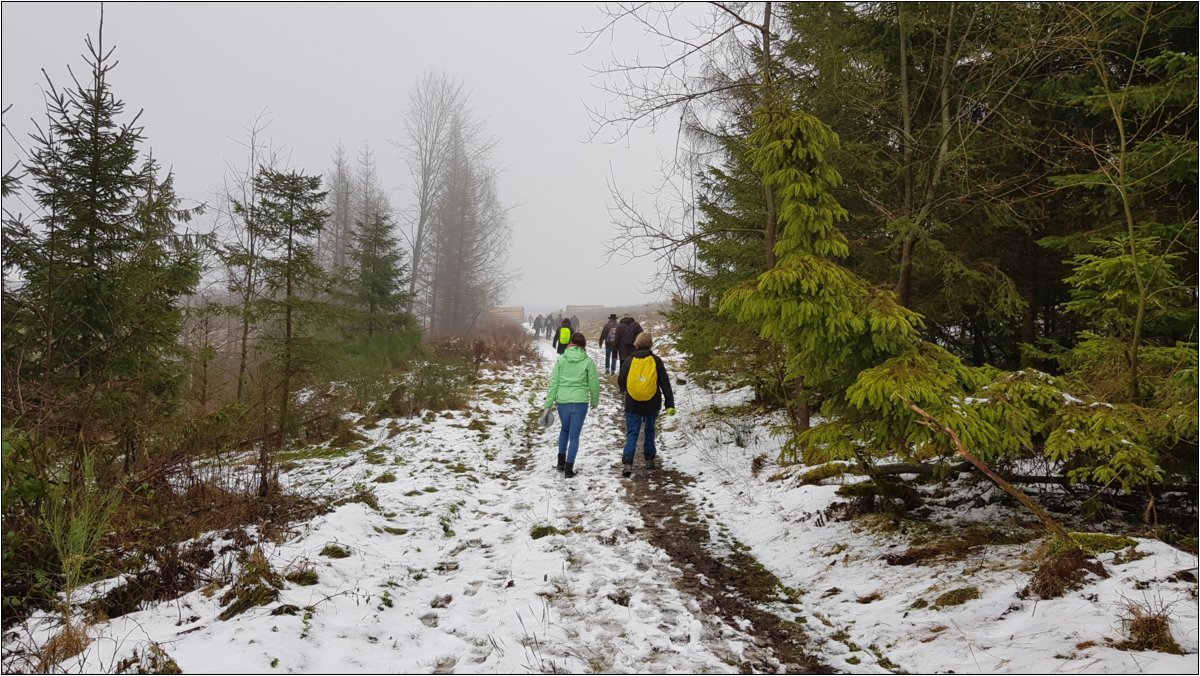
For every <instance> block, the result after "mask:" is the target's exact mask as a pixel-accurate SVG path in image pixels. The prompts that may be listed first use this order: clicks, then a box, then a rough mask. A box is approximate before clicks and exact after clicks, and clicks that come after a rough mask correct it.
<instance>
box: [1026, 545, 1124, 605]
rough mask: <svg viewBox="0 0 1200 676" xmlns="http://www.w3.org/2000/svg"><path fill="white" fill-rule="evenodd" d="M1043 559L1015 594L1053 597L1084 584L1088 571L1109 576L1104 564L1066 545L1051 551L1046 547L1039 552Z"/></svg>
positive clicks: (1043, 597) (1100, 575)
mask: <svg viewBox="0 0 1200 676" xmlns="http://www.w3.org/2000/svg"><path fill="white" fill-rule="evenodd" d="M1041 556H1042V557H1043V559H1042V562H1041V563H1040V564H1039V565H1038V567H1037V570H1036V571H1034V573H1033V577H1032V578H1030V580H1029V584H1027V585H1025V588H1024V589H1022V590H1021V591H1020V592H1019V593H1018V596H1020V597H1021V598H1026V597H1029V596H1036V597H1037V598H1040V599H1056V598H1059V597H1061V596H1063V595H1064V594H1066V593H1067V592H1069V591H1071V590H1073V589H1078V588H1079V587H1081V586H1083V583H1084V581H1085V580H1086V579H1087V577H1088V574H1089V573H1091V574H1093V575H1096V576H1098V577H1102V578H1103V577H1108V572H1107V571H1106V570H1104V566H1103V565H1102V564H1101V563H1100V562H1099V561H1096V560H1094V559H1092V558H1089V557H1088V555H1087V554H1085V553H1084V552H1083V550H1081V549H1075V548H1071V549H1066V550H1060V551H1054V549H1053V548H1048V549H1046V551H1043V552H1042V553H1041Z"/></svg>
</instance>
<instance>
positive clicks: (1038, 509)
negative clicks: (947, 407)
mask: <svg viewBox="0 0 1200 676" xmlns="http://www.w3.org/2000/svg"><path fill="white" fill-rule="evenodd" d="M904 403H906V404H908V407H909V408H910V409H912V410H913V411H914V412H916V414H917V415H919V416H921V417H922V418H924V419H925V420H924V421H918V422H921V424H923V425H925V426H927V427H929V428H930V429H934V430H938V431H941V432H943V433H945V434H947V435H948V436H949V437H950V441H952V442H954V447H955V448H956V449H958V454H959V455H961V456H962V457H963V459H964V460H966V461H967V462H969V463H971V464H972V465H974V466H975V468H976V469H978V470H979V471H980V472H983V473H984V475H986V476H987V478H989V479H991V480H992V482H993V483H995V484H996V485H997V486H999V487H1000V490H1002V491H1004V492H1005V493H1008V494H1009V495H1011V496H1013V497H1014V498H1016V500H1017V502H1019V503H1021V504H1022V505H1024V506H1025V508H1026V509H1028V510H1029V511H1031V512H1033V515H1034V516H1036V517H1037V518H1038V519H1039V520H1040V521H1041V522H1042V524H1043V525H1044V526H1046V530H1048V531H1050V532H1051V533H1052V534H1053V535H1054V537H1056V538H1057V539H1058V540H1059V541H1060V542H1061V543H1062V544H1063V545H1065V546H1068V547H1076V545H1075V541H1074V540H1072V539H1071V536H1070V534H1068V533H1067V530H1066V529H1065V528H1063V527H1062V526H1061V525H1060V524H1059V523H1058V522H1057V521H1055V520H1054V517H1052V516H1050V513H1049V512H1047V511H1046V510H1045V509H1042V506H1041V505H1039V504H1038V503H1036V502H1034V501H1033V499H1032V498H1030V497H1029V496H1028V495H1025V493H1024V491H1022V490H1021V489H1019V488H1017V487H1016V486H1014V485H1012V484H1011V483H1009V482H1007V481H1005V480H1004V479H1002V478H1001V477H1000V475H999V474H996V473H995V472H993V471H992V468H991V467H988V466H987V463H985V462H983V461H982V460H980V459H979V458H976V457H975V456H974V455H973V454H972V453H971V452H970V451H968V450H967V447H966V446H965V445H964V444H963V442H962V439H960V438H959V437H958V433H957V432H955V431H954V430H952V429H950V428H949V427H946V426H945V425H943V424H942V423H941V422H939V421H938V419H937V418H934V417H933V416H932V415H930V414H928V413H926V412H925V410H924V409H922V408H921V407H920V406H917V405H916V404H914V403H912V402H911V401H908V400H905V402H904Z"/></svg>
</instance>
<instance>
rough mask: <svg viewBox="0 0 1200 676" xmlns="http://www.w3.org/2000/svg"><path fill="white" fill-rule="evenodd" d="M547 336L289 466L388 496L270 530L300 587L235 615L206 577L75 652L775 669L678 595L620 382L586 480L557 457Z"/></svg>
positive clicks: (308, 663)
mask: <svg viewBox="0 0 1200 676" xmlns="http://www.w3.org/2000/svg"><path fill="white" fill-rule="evenodd" d="M537 349H538V350H539V353H540V354H541V356H542V358H541V359H540V360H539V361H537V362H532V363H529V364H526V365H522V366H517V367H512V368H509V369H505V370H501V371H493V372H488V373H485V374H484V377H483V378H482V382H481V383H480V384H479V386H478V387H477V396H476V398H475V400H474V402H473V403H472V406H471V408H470V410H468V411H462V412H447V413H442V414H438V415H437V416H433V415H427V416H426V417H425V418H424V419H411V420H380V421H377V422H375V423H370V424H368V425H366V426H365V427H364V428H362V429H361V430H360V431H361V432H362V433H363V434H365V435H367V436H368V437H369V438H370V442H369V443H368V444H366V445H365V447H363V448H361V449H359V450H356V451H353V452H350V453H348V454H346V455H344V456H340V457H339V456H337V454H330V455H332V456H333V457H328V456H326V457H314V458H309V459H304V460H297V461H296V462H295V463H294V465H295V466H285V467H290V468H289V469H287V470H286V471H284V473H283V475H282V477H281V481H283V482H284V483H285V484H287V485H288V486H289V488H290V489H292V490H295V491H300V492H313V491H316V492H323V493H332V494H333V495H345V496H351V495H354V494H356V493H359V492H361V491H362V490H363V489H364V488H370V489H373V491H374V494H375V496H376V501H377V504H369V503H370V502H371V501H370V500H366V501H363V502H349V503H347V504H343V505H342V506H340V507H338V508H336V509H335V510H333V511H331V512H329V513H327V514H324V515H321V516H319V517H317V518H315V519H313V520H312V521H309V522H307V523H303V524H299V525H297V526H295V527H294V528H293V530H292V532H290V533H287V534H283V535H282V537H277V538H276V541H275V542H271V541H267V540H264V541H263V545H262V546H263V548H264V553H265V555H266V557H267V561H268V562H269V563H270V565H271V566H272V568H273V569H275V570H276V571H278V572H280V573H288V572H292V571H297V570H301V569H305V568H311V569H312V570H313V571H315V572H316V574H317V578H318V579H317V582H316V583H315V584H313V585H310V586H300V585H299V584H296V583H292V582H289V583H287V584H285V585H284V588H283V589H282V590H281V591H280V595H279V598H278V599H277V600H276V601H273V602H271V603H269V604H267V605H264V606H256V607H253V608H251V609H250V610H248V611H246V612H245V613H242V614H240V615H237V616H235V617H233V618H231V619H228V620H220V619H218V617H217V616H218V615H219V614H220V613H221V612H222V610H224V609H225V606H224V604H222V603H221V597H222V596H223V595H224V594H225V593H226V591H227V590H228V587H221V586H219V585H212V586H210V587H208V588H206V589H202V590H199V591H196V592H193V593H191V594H188V595H186V596H184V597H182V598H180V599H178V600H176V601H174V602H170V603H164V604H159V605H156V606H153V607H150V608H146V609H143V610H140V611H138V612H135V613H131V614H128V615H124V616H121V617H118V618H115V619H112V620H108V621H102V622H98V623H96V624H93V625H92V626H91V627H90V629H89V634H90V635H91V636H92V638H93V642H92V644H91V645H90V647H89V649H88V650H87V651H85V652H84V653H83V654H82V655H80V656H79V657H78V658H76V659H74V660H72V661H70V662H68V663H67V664H64V665H63V667H64V668H65V669H67V670H69V671H89V672H95V671H108V670H111V669H112V668H113V666H114V665H115V664H117V663H119V662H120V660H122V659H123V658H125V657H127V656H129V655H130V654H132V653H133V652H134V651H137V650H144V649H145V647H146V646H147V645H149V644H151V643H157V644H159V645H160V646H161V647H162V648H163V649H164V650H165V651H166V653H167V654H169V655H170V657H171V658H173V659H174V660H175V661H176V662H177V663H178V665H179V667H180V668H181V669H182V670H183V671H184V672H196V671H199V672H209V673H212V672H224V673H230V672H241V673H246V672H251V673H253V672H258V673H264V672H266V673H273V672H358V673H405V672H408V673H422V672H424V673H429V672H435V673H450V672H485V673H514V672H516V673H520V672H529V671H534V672H600V671H603V672H726V673H732V672H736V671H739V670H743V669H745V668H746V667H747V666H758V665H762V666H766V665H769V664H770V663H771V660H770V657H769V655H768V654H765V653H764V649H763V648H762V647H758V646H755V639H754V638H752V636H751V635H750V633H749V632H751V631H753V628H752V627H751V622H750V621H749V620H746V619H744V618H743V619H742V620H741V621H740V622H737V623H731V622H728V621H726V620H725V619H724V618H722V616H721V615H720V614H719V613H715V614H714V613H710V612H708V609H706V608H705V607H702V603H701V601H700V600H698V599H697V598H696V597H695V596H693V595H691V594H689V593H686V592H684V591H681V589H680V585H679V584H677V583H678V582H679V580H680V578H681V572H680V571H679V570H678V569H677V568H676V567H675V566H674V565H673V564H672V560H671V557H670V556H669V555H668V554H667V553H665V552H664V551H663V550H662V549H660V548H658V547H656V546H654V545H653V544H651V543H650V542H648V541H647V538H646V537H645V533H644V530H645V526H644V523H643V519H642V517H641V515H640V514H639V512H638V510H637V509H636V508H635V507H634V506H632V505H631V504H630V501H629V500H628V496H627V494H626V485H628V482H624V484H623V480H622V479H621V478H620V473H619V458H620V449H621V445H622V440H623V436H624V435H623V429H622V428H621V427H620V426H619V423H618V422H617V421H618V420H619V418H618V417H617V415H618V413H619V411H620V402H619V400H618V399H617V397H616V396H615V387H614V386H612V385H611V384H608V385H606V390H605V391H604V393H603V395H602V398H601V399H602V403H601V405H600V407H599V408H598V410H596V411H593V412H592V414H591V415H589V417H588V420H587V423H586V425H585V428H584V438H583V444H582V448H581V451H580V454H579V458H578V460H577V463H576V465H577V467H578V469H579V472H580V473H579V475H578V476H576V477H575V478H573V479H564V478H563V476H562V474H561V473H559V472H557V471H556V470H555V469H554V462H555V453H556V443H557V434H558V426H557V425H553V426H551V427H550V428H549V429H546V430H542V429H541V428H539V427H537V426H536V422H535V420H536V411H537V409H538V406H539V405H540V403H541V401H542V397H544V393H545V384H546V376H547V374H548V373H549V369H550V366H551V364H552V358H553V357H554V356H555V355H554V354H553V351H551V350H549V347H548V346H546V345H544V344H541V345H539V346H538V348H537ZM634 480H635V481H636V480H638V479H637V478H636V477H635V479H634ZM660 535H661V533H660ZM681 535H686V533H681ZM204 542H205V544H206V545H207V546H209V547H211V548H212V549H213V551H214V552H216V553H218V566H217V567H218V568H219V567H220V566H221V565H222V562H224V565H227V566H229V567H231V568H232V569H234V570H236V569H237V566H236V565H234V564H233V563H232V562H233V560H234V558H235V556H236V554H237V551H238V548H235V547H231V546H229V545H231V544H232V543H231V541H229V540H225V539H213V538H211V537H210V538H208V539H207V540H204ZM337 548H342V550H343V552H338V551H335V550H336V549H337ZM222 550H224V551H222ZM342 554H345V555H344V556H343V555H342ZM693 577H694V576H693ZM117 582H118V581H111V582H110V583H108V584H100V585H97V586H96V588H95V589H94V590H92V592H93V593H100V592H102V591H103V590H104V589H106V588H110V587H111V586H113V584H116V583H117ZM705 605H707V604H705ZM29 626H30V627H31V628H32V629H31V633H30V636H29V640H30V641H31V642H33V643H35V644H42V643H44V642H45V641H46V640H47V639H48V638H49V637H50V636H51V635H53V633H55V632H56V630H57V627H56V621H55V619H54V618H53V617H52V616H49V615H41V616H38V617H36V618H35V619H34V620H33V621H31V622H30V624H29ZM761 642H762V641H761V639H760V640H759V643H761ZM6 666H14V665H6Z"/></svg>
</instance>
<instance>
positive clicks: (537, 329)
mask: <svg viewBox="0 0 1200 676" xmlns="http://www.w3.org/2000/svg"><path fill="white" fill-rule="evenodd" d="M541 337H542V316H541V315H538V316H537V317H536V318H535V319H534V320H533V338H534V340H536V339H538V338H541Z"/></svg>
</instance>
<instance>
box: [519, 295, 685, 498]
mask: <svg viewBox="0 0 1200 676" xmlns="http://www.w3.org/2000/svg"><path fill="white" fill-rule="evenodd" d="M551 319H552V318H551ZM572 320H575V318H574V317H572V318H570V319H560V320H559V324H560V325H559V326H558V328H557V329H556V330H554V331H553V335H551V336H550V338H551V344H552V345H553V346H554V348H555V349H556V350H557V351H558V354H559V357H558V360H557V361H556V362H554V370H553V371H551V373H550V389H549V391H548V392H547V393H546V400H545V402H544V403H543V405H542V407H543V409H544V410H545V411H546V413H547V414H548V413H549V410H550V408H551V407H553V406H555V405H556V404H557V406H558V419H559V422H560V423H561V424H562V428H561V429H560V430H559V433H558V465H557V468H558V469H559V470H560V471H562V472H563V476H564V477H567V478H570V477H573V476H575V457H576V454H577V453H578V452H579V434H580V432H581V431H582V430H583V421H584V419H585V418H587V414H588V406H589V404H590V405H591V407H593V408H594V407H596V406H598V405H599V404H600V376H599V375H598V373H597V369H596V362H594V361H592V358H591V357H589V356H588V354H587V338H585V337H584V335H583V334H582V333H580V332H579V328H578V321H577V320H576V321H575V324H574V325H572ZM545 321H547V320H544V321H543V323H545ZM546 330H547V331H550V330H551V329H550V328H547V329H546ZM600 341H601V342H602V343H604V373H605V375H612V374H614V373H615V374H617V389H618V390H619V391H620V392H621V393H622V395H624V399H625V450H624V453H623V454H622V457H621V476H623V477H629V476H630V475H631V474H632V473H633V458H634V454H635V453H636V451H637V440H638V434H639V432H641V431H642V429H643V428H644V429H645V435H646V443H645V446H644V451H645V458H646V469H654V468H655V459H656V457H657V455H658V449H657V447H656V446H655V443H654V425H655V422H656V421H657V420H658V414H659V412H660V411H662V410H663V405H664V403H665V405H666V411H667V415H675V395H674V393H673V392H672V391H671V379H670V377H669V376H668V374H667V369H666V367H665V366H664V365H663V361H662V359H661V358H659V356H658V355H656V354H654V351H653V349H652V348H653V346H654V338H653V336H651V335H650V334H649V333H646V332H645V331H643V330H642V326H641V324H638V323H637V321H635V320H634V319H633V317H632V316H630V315H628V314H626V315H625V316H624V317H622V318H621V319H620V321H618V320H617V315H616V314H610V315H609V316H608V323H607V324H605V325H604V328H603V329H601V331H600Z"/></svg>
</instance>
